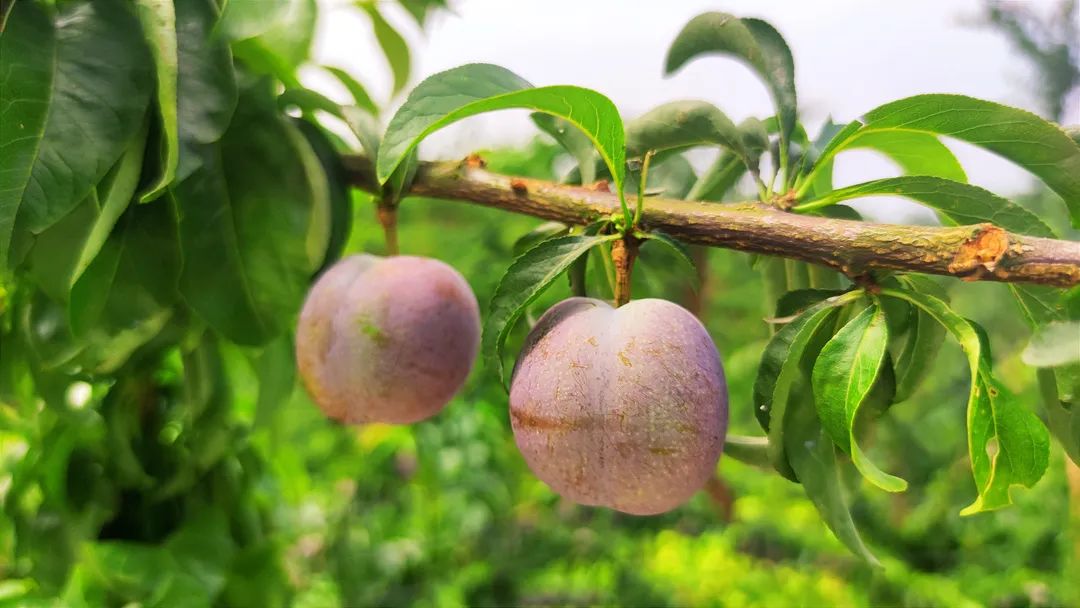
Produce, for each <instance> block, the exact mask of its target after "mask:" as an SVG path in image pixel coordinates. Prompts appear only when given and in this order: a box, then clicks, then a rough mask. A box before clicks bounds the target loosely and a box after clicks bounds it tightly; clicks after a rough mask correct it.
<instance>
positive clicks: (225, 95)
mask: <svg viewBox="0 0 1080 608" xmlns="http://www.w3.org/2000/svg"><path fill="white" fill-rule="evenodd" d="M236 4H245V3H240V2H231V3H230V5H236ZM246 4H252V3H246ZM260 4H264V5H265V3H260ZM264 8H267V9H269V6H268V5H266V6H265V7H264ZM217 23H218V9H217V4H216V3H215V0H183V1H180V2H176V33H177V53H178V55H179V60H180V67H179V71H178V73H177V91H178V97H177V100H176V111H177V116H178V121H179V125H180V130H179V135H178V137H179V146H180V149H179V163H178V166H177V168H176V182H181V181H183V180H184V178H186V177H187V176H189V175H191V173H192V172H194V171H195V170H196V169H198V168H199V166H200V163H201V162H202V152H201V149H202V147H204V146H206V145H207V144H212V143H214V142H216V141H218V140H220V139H221V136H222V135H223V134H224V133H225V129H226V128H228V126H229V122H230V121H231V120H232V116H233V112H234V110H235V109H236V102H237V94H238V93H237V86H236V73H235V72H234V70H233V58H232V52H231V51H230V50H229V44H228V40H227V39H226V38H225V37H224V36H221V35H218V33H217V32H216V31H215V29H214V28H215V26H216V25H217Z"/></svg>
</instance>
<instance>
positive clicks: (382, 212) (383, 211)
mask: <svg viewBox="0 0 1080 608" xmlns="http://www.w3.org/2000/svg"><path fill="white" fill-rule="evenodd" d="M375 214H376V217H378V218H379V224H380V225H382V227H383V234H384V235H385V236H386V255H397V254H398V237H397V207H395V206H394V205H388V204H380V205H379V206H378V207H377V208H376V210H375Z"/></svg>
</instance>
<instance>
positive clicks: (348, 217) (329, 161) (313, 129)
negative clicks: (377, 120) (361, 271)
mask: <svg viewBox="0 0 1080 608" xmlns="http://www.w3.org/2000/svg"><path fill="white" fill-rule="evenodd" d="M294 124H295V125H296V127H297V129H298V130H299V131H300V133H301V134H302V135H303V136H304V139H305V140H306V141H307V143H308V145H309V146H311V151H312V152H314V154H315V158H316V159H317V160H318V162H319V164H320V165H321V167H322V175H325V177H326V190H327V196H328V197H329V203H330V217H329V223H330V226H329V236H328V238H327V244H326V254H325V255H324V256H323V259H322V262H320V271H321V269H322V268H326V267H327V266H329V265H330V264H333V263H334V262H335V261H337V260H338V258H340V257H341V252H342V251H344V249H345V244H346V243H347V242H348V240H349V233H350V232H352V222H353V208H352V194H351V192H350V190H349V186H348V180H347V179H346V176H345V167H344V166H342V164H341V156H340V155H339V154H338V153H337V151H336V150H335V149H334V146H333V144H332V143H331V142H330V140H329V139H328V138H327V137H326V133H325V132H323V130H322V129H320V128H319V127H318V126H317V125H314V124H312V123H310V122H308V121H306V120H301V119H296V120H295V121H294ZM310 177H311V179H318V177H319V172H317V171H316V172H313V173H311V174H310ZM313 246H316V245H313Z"/></svg>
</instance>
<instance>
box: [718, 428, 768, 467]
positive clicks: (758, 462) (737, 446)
mask: <svg viewBox="0 0 1080 608" xmlns="http://www.w3.org/2000/svg"><path fill="white" fill-rule="evenodd" d="M768 450H769V438H768V437H748V436H745V435H728V436H727V437H725V438H724V457H725V458H734V459H735V460H738V461H739V462H741V463H744V464H750V465H754V466H757V467H768V466H771V465H770V464H769V452H768Z"/></svg>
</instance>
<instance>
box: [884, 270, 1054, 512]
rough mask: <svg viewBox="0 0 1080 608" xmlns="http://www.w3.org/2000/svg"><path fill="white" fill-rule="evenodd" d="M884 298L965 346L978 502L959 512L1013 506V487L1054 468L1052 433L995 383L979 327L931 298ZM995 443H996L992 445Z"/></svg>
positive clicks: (907, 294)
mask: <svg viewBox="0 0 1080 608" xmlns="http://www.w3.org/2000/svg"><path fill="white" fill-rule="evenodd" d="M881 294H882V295H884V296H887V297H892V298H899V299H901V300H906V301H907V302H909V303H911V304H913V305H915V306H918V307H919V308H920V309H922V310H923V311H925V312H926V313H927V314H929V315H930V316H932V317H934V319H935V320H937V322H938V323H940V324H941V325H943V326H944V327H945V328H946V329H947V330H948V331H949V333H951V334H952V335H953V337H954V338H955V339H956V341H957V342H959V343H960V346H961V348H963V350H964V354H965V355H967V359H968V365H969V368H970V372H971V392H970V394H969V396H968V411H967V426H968V454H969V456H970V458H971V469H972V473H973V475H974V477H975V486H976V489H977V490H978V493H979V495H978V497H977V498H976V499H975V502H973V503H972V504H971V505H969V506H967V507H965V508H964V510H962V511H961V512H960V514H961V515H971V514H974V513H979V512H982V511H988V510H992V509H998V508H1001V507H1004V506H1008V505H1009V504H1011V503H1012V500H1011V497H1010V496H1009V487H1010V486H1011V485H1013V484H1022V485H1024V486H1027V487H1031V486H1033V485H1034V484H1035V482H1037V481H1038V480H1039V478H1041V477H1042V475H1043V473H1044V472H1045V471H1046V467H1047V466H1048V463H1049V457H1050V455H1049V452H1050V438H1049V436H1048V433H1047V429H1046V427H1045V426H1043V424H1042V422H1040V421H1039V419H1038V417H1036V416H1035V414H1033V413H1032V412H1031V411H1029V410H1028V409H1027V408H1025V407H1024V405H1023V404H1022V403H1020V402H1019V401H1018V400H1017V399H1016V398H1015V397H1014V396H1013V395H1011V394H1009V393H1008V391H1006V390H1005V388H1004V387H1003V386H1001V385H1000V383H999V382H998V381H997V380H996V379H994V377H993V374H992V372H991V370H990V364H989V362H988V357H987V355H986V353H985V352H984V351H983V346H982V342H981V340H980V338H979V333H978V332H977V331H976V329H975V327H974V326H973V325H972V324H971V323H970V322H968V321H967V320H966V319H964V318H963V317H961V316H960V315H958V314H956V313H955V312H953V310H952V309H951V308H950V307H949V305H948V304H946V303H945V302H943V301H942V300H940V299H938V298H936V297H934V296H932V295H930V294H926V293H917V292H912V291H903V290H897V289H892V288H883V289H882V291H881ZM991 440H995V442H994V444H993V445H992V444H991Z"/></svg>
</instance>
